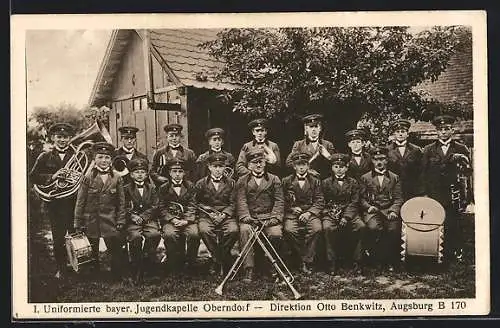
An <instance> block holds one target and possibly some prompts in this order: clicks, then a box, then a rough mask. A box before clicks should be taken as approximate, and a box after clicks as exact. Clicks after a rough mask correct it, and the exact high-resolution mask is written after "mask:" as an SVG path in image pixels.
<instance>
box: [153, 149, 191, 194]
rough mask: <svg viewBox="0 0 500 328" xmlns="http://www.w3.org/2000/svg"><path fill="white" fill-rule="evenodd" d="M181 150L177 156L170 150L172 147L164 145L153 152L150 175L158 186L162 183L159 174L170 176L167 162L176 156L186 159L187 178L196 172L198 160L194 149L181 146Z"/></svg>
mask: <svg viewBox="0 0 500 328" xmlns="http://www.w3.org/2000/svg"><path fill="white" fill-rule="evenodd" d="M179 147H180V148H179V150H178V151H177V153H176V154H175V157H174V156H173V153H172V152H171V151H170V147H169V146H168V145H167V146H163V147H161V148H160V149H158V150H157V151H155V153H154V154H153V162H152V163H151V170H150V174H149V176H150V177H151V179H152V180H153V182H154V183H155V184H156V186H158V187H159V185H161V184H162V183H160V181H159V180H158V176H163V177H166V178H168V176H169V175H168V172H167V168H166V166H165V165H166V164H167V162H168V161H169V160H171V159H174V158H181V159H183V160H184V165H185V171H186V176H185V177H186V178H187V179H189V177H190V176H192V175H193V174H194V172H193V171H194V163H195V161H196V156H195V154H194V151H192V150H191V149H189V148H186V147H183V146H179Z"/></svg>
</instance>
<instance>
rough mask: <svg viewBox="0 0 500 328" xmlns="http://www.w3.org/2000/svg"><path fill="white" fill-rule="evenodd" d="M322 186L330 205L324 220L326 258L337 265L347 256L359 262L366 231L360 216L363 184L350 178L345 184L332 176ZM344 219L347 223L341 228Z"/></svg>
mask: <svg viewBox="0 0 500 328" xmlns="http://www.w3.org/2000/svg"><path fill="white" fill-rule="evenodd" d="M322 187H323V195H324V197H325V204H326V205H325V208H324V210H323V217H322V224H323V231H324V236H325V246H326V259H327V261H328V262H335V261H336V260H337V259H338V258H339V257H340V256H339V255H343V256H344V257H345V258H346V259H347V258H351V257H352V259H353V260H354V261H355V262H357V263H359V262H360V261H361V247H362V240H363V238H364V233H365V228H366V227H365V223H364V222H363V220H362V219H361V216H360V214H359V207H360V204H359V197H360V186H359V183H358V182H357V181H356V179H354V178H351V177H347V176H346V177H345V178H344V180H343V181H342V182H339V181H338V180H337V179H336V178H335V177H329V178H327V179H325V180H323V181H322ZM342 218H345V219H346V221H347V224H346V225H345V226H343V227H341V226H340V225H339V222H340V220H341V219H342ZM342 251H343V252H342ZM341 253H343V254H341Z"/></svg>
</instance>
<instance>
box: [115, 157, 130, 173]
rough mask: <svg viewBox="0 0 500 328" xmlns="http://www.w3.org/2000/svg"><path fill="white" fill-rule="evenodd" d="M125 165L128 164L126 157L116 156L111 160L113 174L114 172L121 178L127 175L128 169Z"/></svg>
mask: <svg viewBox="0 0 500 328" xmlns="http://www.w3.org/2000/svg"><path fill="white" fill-rule="evenodd" d="M127 164H128V158H127V157H125V156H116V157H115V158H113V163H112V167H113V170H114V172H116V174H118V175H119V176H121V177H123V176H125V175H127V174H128V173H129V172H128V168H127Z"/></svg>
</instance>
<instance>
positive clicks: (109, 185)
mask: <svg viewBox="0 0 500 328" xmlns="http://www.w3.org/2000/svg"><path fill="white" fill-rule="evenodd" d="M119 224H121V225H123V226H124V225H125V224H126V220H125V193H124V189H123V182H122V179H121V177H120V176H118V175H117V174H114V173H109V174H108V175H107V179H106V181H105V182H104V181H103V179H102V178H101V176H100V174H98V172H97V170H96V169H92V170H91V171H90V172H89V173H88V174H87V175H86V176H85V177H84V179H83V181H82V183H81V184H80V188H79V190H78V195H77V198H76V205H75V224H74V226H75V228H76V229H82V228H85V229H86V232H85V233H86V235H87V237H88V239H89V242H90V244H91V246H92V252H93V254H94V256H95V259H96V261H95V262H94V268H95V269H96V270H98V269H99V256H98V255H99V238H100V237H102V238H103V239H104V242H105V243H106V247H107V248H108V252H109V254H111V270H112V272H113V273H114V274H115V275H116V276H118V275H120V274H121V273H122V271H121V265H122V263H123V255H124V254H123V251H122V250H123V249H122V247H121V246H123V244H124V236H123V235H122V231H120V230H118V225H119Z"/></svg>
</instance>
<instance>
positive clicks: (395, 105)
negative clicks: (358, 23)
mask: <svg viewBox="0 0 500 328" xmlns="http://www.w3.org/2000/svg"><path fill="white" fill-rule="evenodd" d="M202 46H203V47H204V48H206V49H208V51H209V52H210V53H211V54H212V55H213V56H215V57H216V58H218V59H219V60H221V61H223V62H224V63H225V64H224V66H223V67H222V69H221V70H219V71H217V72H213V77H214V78H215V79H219V80H225V81H227V80H229V81H237V82H238V83H239V84H240V86H241V87H240V88H238V89H236V90H234V91H231V92H228V93H227V94H226V95H225V99H226V100H227V101H228V102H232V103H233V104H234V111H237V112H241V113H244V114H245V115H247V116H249V117H256V116H265V117H268V118H275V119H277V120H281V121H284V122H288V121H289V120H294V119H296V118H298V117H300V116H302V115H303V114H305V113H309V112H323V113H325V114H326V115H325V116H326V117H329V118H330V119H332V118H333V119H334V118H335V117H337V118H338V114H341V115H342V117H343V118H346V119H347V120H348V121H350V123H349V125H350V126H351V127H352V125H353V123H354V122H358V121H359V120H361V122H360V125H361V126H368V127H369V128H370V129H371V132H372V134H373V135H374V137H375V139H377V140H378V141H384V140H387V137H388V135H389V131H388V129H387V128H388V124H389V122H391V121H392V120H393V119H394V118H397V117H403V118H410V119H420V118H421V116H422V113H425V112H426V111H427V113H428V112H429V111H431V112H432V114H433V115H435V114H438V113H444V112H452V113H453V114H455V115H457V116H458V117H459V118H467V117H470V116H471V111H472V108H462V107H463V106H462V107H461V106H460V104H442V103H439V102H437V101H436V100H433V99H430V98H429V96H428V95H427V94H425V93H424V92H422V91H418V90H416V88H415V87H416V86H417V85H418V84H419V83H421V82H423V81H435V80H436V79H437V78H438V76H439V75H440V74H441V72H443V71H444V70H445V69H446V67H447V65H448V63H449V60H450V58H451V57H452V56H453V55H454V54H455V53H456V52H458V51H465V50H468V49H471V47H472V33H471V30H470V29H469V28H467V27H464V26H447V27H432V28H430V29H427V30H423V31H420V32H418V33H414V32H413V31H412V30H411V29H410V28H409V27H348V28H345V27H324V28H323V27H322V28H280V29H226V30H223V31H222V32H220V33H219V34H218V38H217V39H216V40H214V41H210V42H207V43H205V44H203V45H202ZM354 125H356V124H354Z"/></svg>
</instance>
